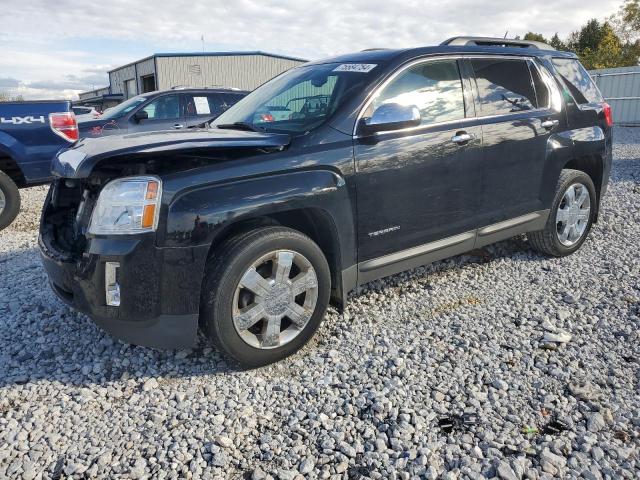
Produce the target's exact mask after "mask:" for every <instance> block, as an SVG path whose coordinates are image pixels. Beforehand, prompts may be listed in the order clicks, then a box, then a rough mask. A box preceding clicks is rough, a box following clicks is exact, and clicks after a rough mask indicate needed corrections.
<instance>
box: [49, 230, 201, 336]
mask: <svg viewBox="0 0 640 480" xmlns="http://www.w3.org/2000/svg"><path fill="white" fill-rule="evenodd" d="M38 240H39V242H38V243H39V247H40V253H41V257H42V262H43V265H44V268H45V270H46V272H47V275H48V276H49V280H50V283H51V286H52V288H53V290H54V292H55V293H56V294H57V296H58V297H60V299H61V300H62V301H63V302H65V303H66V304H68V305H70V306H72V307H73V308H75V309H77V310H79V311H80V312H83V313H85V314H87V315H89V316H90V317H91V318H92V319H93V320H94V321H95V323H96V324H98V325H99V326H100V327H102V328H103V329H104V330H106V331H107V332H109V333H110V334H112V335H113V336H115V337H117V338H119V339H121V340H123V341H125V342H127V343H132V344H135V345H141V346H146V347H154V348H186V347H190V346H193V345H194V344H195V342H196V339H197V330H198V312H199V305H200V289H201V282H202V277H203V272H204V264H205V261H206V257H207V254H208V248H207V247H206V246H204V247H188V248H186V247H185V248H158V247H157V246H156V245H155V242H154V235H153V234H145V235H136V236H134V235H132V236H127V237H122V238H113V237H106V238H99V237H97V238H91V239H88V242H87V245H86V248H85V249H84V253H83V254H82V255H80V256H78V257H76V258H74V257H71V256H68V255H65V254H64V253H61V252H60V251H58V250H57V249H56V248H55V246H54V245H53V244H52V242H51V239H50V238H48V237H47V236H46V235H43V234H42V233H41V235H40V237H39V239H38ZM108 262H109V263H116V264H118V278H117V281H118V286H119V288H120V302H119V305H118V306H110V305H107V294H106V292H107V289H106V286H107V285H106V282H108V280H107V281H105V266H106V264H107V263H108ZM107 276H108V275H107Z"/></svg>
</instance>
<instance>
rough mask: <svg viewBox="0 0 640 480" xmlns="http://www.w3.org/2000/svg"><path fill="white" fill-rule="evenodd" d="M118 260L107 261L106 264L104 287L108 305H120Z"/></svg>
mask: <svg viewBox="0 0 640 480" xmlns="http://www.w3.org/2000/svg"><path fill="white" fill-rule="evenodd" d="M118 268H120V264H119V263H118V262H106V263H105V264H104V289H105V296H106V300H107V305H109V306H111V307H119V306H120V285H119V284H118Z"/></svg>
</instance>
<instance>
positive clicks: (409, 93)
mask: <svg viewBox="0 0 640 480" xmlns="http://www.w3.org/2000/svg"><path fill="white" fill-rule="evenodd" d="M385 103H398V104H400V105H406V106H416V107H418V110H420V116H421V118H422V124H423V125H426V124H431V123H439V122H446V121H451V120H460V119H463V118H464V116H465V107H464V94H463V90H462V80H461V78H460V70H459V69H458V62H457V61H456V60H442V61H432V62H425V63H420V64H418V65H415V66H413V67H410V68H408V69H407V70H404V71H403V72H402V73H400V75H398V76H397V77H396V78H395V79H393V80H392V81H391V83H389V84H388V85H387V86H386V87H385V88H384V90H382V92H380V94H379V95H378V96H377V97H376V99H375V100H374V101H373V102H372V104H371V107H372V108H370V111H369V112H367V115H371V114H372V113H373V112H374V111H375V109H376V108H378V107H379V106H380V105H382V104H385Z"/></svg>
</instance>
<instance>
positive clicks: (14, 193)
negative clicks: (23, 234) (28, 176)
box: [0, 172, 20, 230]
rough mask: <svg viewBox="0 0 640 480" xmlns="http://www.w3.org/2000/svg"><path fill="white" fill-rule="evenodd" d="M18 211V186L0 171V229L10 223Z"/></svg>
mask: <svg viewBox="0 0 640 480" xmlns="http://www.w3.org/2000/svg"><path fill="white" fill-rule="evenodd" d="M18 212H20V192H19V191H18V186H17V185H16V184H15V183H14V181H13V180H11V177H9V176H8V175H7V174H6V173H4V172H0V230H3V229H4V228H6V227H8V226H9V225H11V222H13V221H14V220H15V218H16V217H17V216H18Z"/></svg>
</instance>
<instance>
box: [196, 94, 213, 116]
mask: <svg viewBox="0 0 640 480" xmlns="http://www.w3.org/2000/svg"><path fill="white" fill-rule="evenodd" d="M193 102H194V103H195V104H196V115H209V114H210V113H211V110H210V109H209V100H208V99H207V97H193Z"/></svg>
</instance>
